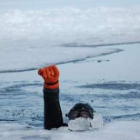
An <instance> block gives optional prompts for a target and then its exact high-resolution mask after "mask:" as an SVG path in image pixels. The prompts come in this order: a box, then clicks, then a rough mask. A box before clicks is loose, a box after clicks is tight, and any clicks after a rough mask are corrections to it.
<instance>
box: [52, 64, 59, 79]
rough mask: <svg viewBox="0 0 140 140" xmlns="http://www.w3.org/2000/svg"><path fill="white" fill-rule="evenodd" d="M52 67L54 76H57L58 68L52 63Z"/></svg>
mask: <svg viewBox="0 0 140 140" xmlns="http://www.w3.org/2000/svg"><path fill="white" fill-rule="evenodd" d="M52 69H53V71H54V77H59V70H58V68H57V67H56V66H55V65H53V66H52Z"/></svg>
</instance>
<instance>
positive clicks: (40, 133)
mask: <svg viewBox="0 0 140 140" xmlns="http://www.w3.org/2000/svg"><path fill="white" fill-rule="evenodd" d="M0 127H3V131H1V133H0V139H2V140H14V139H16V140H58V139H61V140H71V139H73V140H85V139H88V140H112V139H114V140H118V139H119V140H124V139H127V140H132V139H133V140H139V139H140V133H139V130H140V122H138V121H117V122H112V123H109V124H107V125H105V126H104V127H103V128H102V129H101V130H100V131H97V130H96V131H85V132H70V131H69V130H68V128H65V127H61V128H59V129H58V130H56V129H54V130H51V131H45V130H42V129H31V128H26V127H25V126H22V125H21V126H20V125H17V124H10V125H8V124H0ZM9 127H10V128H14V130H10V129H9ZM15 128H16V129H15ZM79 135H80V136H79Z"/></svg>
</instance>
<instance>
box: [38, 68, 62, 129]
mask: <svg viewBox="0 0 140 140" xmlns="http://www.w3.org/2000/svg"><path fill="white" fill-rule="evenodd" d="M38 74H39V75H40V76H42V78H43V79H44V89H43V92H44V128H45V129H48V130H49V129H51V128H58V127H60V126H63V118H62V111H61V107H60V103H59V81H58V79H59V70H58V68H57V67H56V66H55V65H51V66H47V67H45V68H41V69H39V70H38Z"/></svg>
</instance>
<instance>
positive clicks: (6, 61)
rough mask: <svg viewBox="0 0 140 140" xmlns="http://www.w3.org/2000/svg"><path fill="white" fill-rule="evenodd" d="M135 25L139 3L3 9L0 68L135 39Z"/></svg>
mask: <svg viewBox="0 0 140 140" xmlns="http://www.w3.org/2000/svg"><path fill="white" fill-rule="evenodd" d="M139 25H140V7H139V6H137V7H129V8H126V7H125V8H111V7H96V8H91V9H80V8H73V7H68V8H55V9H46V10H20V9H17V10H9V11H8V10H7V11H5V12H1V13H0V66H1V67H0V71H9V70H25V69H36V68H38V67H40V66H45V65H46V64H52V63H62V62H68V61H73V60H79V59H85V58H87V57H93V56H95V54H96V55H97V53H96V50H94V49H92V48H93V46H91V47H90V48H88V46H89V45H95V46H96V45H101V44H114V43H125V42H137V41H138V42H139V41H140V40H139V38H140V26H139ZM83 45H85V46H87V47H83V48H82V49H81V48H80V46H83ZM71 46H72V47H71ZM76 46H79V47H76ZM104 51H105V52H110V50H101V52H100V53H103V52H104ZM114 51H115V50H114ZM100 53H99V55H100ZM13 64H14V65H13Z"/></svg>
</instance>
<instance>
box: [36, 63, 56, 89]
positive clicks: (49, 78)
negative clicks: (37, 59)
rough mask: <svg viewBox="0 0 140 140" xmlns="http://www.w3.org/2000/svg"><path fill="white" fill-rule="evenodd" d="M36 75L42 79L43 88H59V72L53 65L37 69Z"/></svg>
mask: <svg viewBox="0 0 140 140" xmlns="http://www.w3.org/2000/svg"><path fill="white" fill-rule="evenodd" d="M38 74H39V75H40V76H42V78H43V79H44V87H45V88H47V89H56V88H58V87H59V82H58V78H59V70H58V68H57V67H56V66H55V65H51V66H47V67H45V68H41V69H39V70H38Z"/></svg>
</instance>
